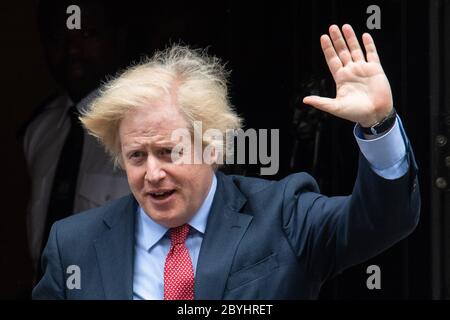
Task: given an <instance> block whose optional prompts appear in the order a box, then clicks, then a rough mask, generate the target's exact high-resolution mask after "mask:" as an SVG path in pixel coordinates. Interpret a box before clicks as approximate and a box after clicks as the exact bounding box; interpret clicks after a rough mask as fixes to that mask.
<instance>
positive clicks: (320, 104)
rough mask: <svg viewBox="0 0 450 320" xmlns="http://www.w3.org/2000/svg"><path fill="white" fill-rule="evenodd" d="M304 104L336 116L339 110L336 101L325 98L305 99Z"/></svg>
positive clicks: (311, 97)
mask: <svg viewBox="0 0 450 320" xmlns="http://www.w3.org/2000/svg"><path fill="white" fill-rule="evenodd" d="M303 103H305V104H309V105H310V106H313V107H314V108H316V109H319V110H322V111H325V112H328V113H331V114H335V112H336V110H337V103H336V99H330V98H323V97H319V96H307V97H304V98H303Z"/></svg>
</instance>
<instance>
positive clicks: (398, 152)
mask: <svg viewBox="0 0 450 320" xmlns="http://www.w3.org/2000/svg"><path fill="white" fill-rule="evenodd" d="M354 135H355V138H356V141H357V143H358V145H359V148H360V150H361V152H362V153H363V155H364V156H365V157H366V159H367V160H368V161H369V163H370V165H371V167H372V170H374V172H375V173H377V174H378V175H379V176H381V177H383V178H385V179H396V178H399V177H401V176H402V175H404V174H405V173H406V172H407V170H408V168H409V164H408V161H407V157H406V139H407V138H406V136H405V134H404V131H403V127H402V123H401V120H400V118H398V117H397V120H396V122H395V124H394V126H393V127H392V128H391V129H390V130H389V131H388V132H387V133H385V134H383V135H380V136H375V137H374V138H373V139H370V140H368V139H365V138H364V136H363V134H362V132H361V129H360V128H359V126H358V125H356V126H355V129H354ZM216 188H217V179H216V176H213V180H212V184H211V188H210V190H209V193H208V195H207V197H206V199H205V200H204V202H203V204H202V205H201V207H200V209H199V210H198V211H197V213H196V214H195V215H194V216H193V218H192V220H191V221H189V225H190V226H191V227H192V228H191V231H190V233H189V235H188V238H187V239H186V246H187V248H188V250H189V255H190V257H191V260H192V266H193V268H194V275H195V272H196V270H197V260H198V254H199V251H200V247H201V244H202V241H203V235H204V233H205V229H206V222H207V219H208V215H209V212H210V210H211V205H212V202H213V199H214V194H215V193H216ZM167 231H168V229H167V228H165V227H163V226H161V225H159V224H157V223H156V222H154V221H153V220H152V219H151V218H150V217H149V215H147V214H146V213H145V212H144V210H143V209H142V208H141V207H139V208H138V212H137V219H136V235H135V236H136V242H135V257H134V259H135V260H134V273H133V299H134V300H142V299H145V300H147V299H148V300H150V299H156V300H158V299H159V300H162V299H164V264H165V260H166V256H167V253H168V252H169V249H170V238H169V235H168V233H167Z"/></svg>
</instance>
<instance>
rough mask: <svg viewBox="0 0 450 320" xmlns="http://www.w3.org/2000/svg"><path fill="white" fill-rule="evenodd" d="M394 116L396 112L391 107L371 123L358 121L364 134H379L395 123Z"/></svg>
mask: <svg viewBox="0 0 450 320" xmlns="http://www.w3.org/2000/svg"><path fill="white" fill-rule="evenodd" d="M396 117H397V113H396V111H395V108H392V109H391V111H390V112H389V114H388V115H387V116H385V117H384V118H382V119H380V120H379V121H376V122H375V123H373V124H371V125H364V124H362V123H360V124H359V125H360V127H361V130H362V132H363V133H364V134H365V135H380V134H382V133H385V132H387V131H388V130H389V129H391V128H392V126H393V125H394V124H395V119H396Z"/></svg>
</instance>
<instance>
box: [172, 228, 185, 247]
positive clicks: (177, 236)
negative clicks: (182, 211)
mask: <svg viewBox="0 0 450 320" xmlns="http://www.w3.org/2000/svg"><path fill="white" fill-rule="evenodd" d="M188 233H189V225H188V224H183V225H182V226H179V227H176V228H171V229H170V239H171V240H172V245H173V246H174V245H176V244H183V243H184V242H185V241H186V238H187V236H188Z"/></svg>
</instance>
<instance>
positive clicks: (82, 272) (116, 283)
mask: <svg viewBox="0 0 450 320" xmlns="http://www.w3.org/2000/svg"><path fill="white" fill-rule="evenodd" d="M329 32H330V36H328V35H324V36H322V37H321V45H322V49H323V52H324V54H325V58H326V61H327V63H328V66H329V68H330V70H331V73H332V75H333V77H334V80H335V82H336V86H337V88H336V89H337V96H336V99H329V98H322V97H314V96H309V97H306V98H305V99H304V102H305V103H307V104H310V105H312V106H314V107H316V108H319V109H321V110H324V111H326V112H329V113H331V114H333V115H336V116H338V117H342V118H344V119H347V120H351V121H353V122H355V123H357V125H356V127H355V136H356V139H357V141H358V144H359V147H360V149H361V151H362V155H361V157H360V162H359V173H358V178H357V181H356V183H355V187H354V190H353V193H352V194H351V195H350V196H347V197H333V198H328V197H326V196H323V195H321V194H319V190H318V188H317V184H316V183H315V181H314V179H313V178H312V177H311V176H309V175H307V174H305V173H298V174H293V175H290V176H288V177H286V178H285V179H283V180H281V181H278V182H274V181H267V180H263V179H256V178H245V177H241V176H226V175H224V174H222V173H220V172H217V171H216V170H215V169H216V167H217V164H218V163H220V161H219V160H220V156H219V155H218V153H216V152H215V149H208V150H209V151H210V153H207V155H209V156H210V157H211V158H212V159H213V160H214V159H215V160H216V163H214V164H212V165H211V164H208V163H205V162H202V163H198V162H196V161H195V160H198V159H199V158H200V159H201V158H202V155H201V151H202V150H200V152H197V151H196V150H195V148H192V149H191V152H190V153H189V152H187V151H185V149H182V150H181V152H180V150H178V149H177V150H176V147H177V146H178V144H176V142H177V141H176V139H173V132H175V131H177V130H179V129H180V128H181V129H183V128H184V129H187V130H189V131H190V132H192V131H193V122H194V121H201V123H202V124H203V130H207V129H209V128H214V129H217V130H218V131H220V132H224V131H225V130H226V129H236V128H239V127H240V123H241V119H239V118H238V117H237V116H236V114H235V113H234V112H233V110H232V108H231V107H230V104H229V101H228V98H227V87H226V79H225V76H224V70H223V68H222V67H221V65H220V64H219V63H218V62H217V60H216V59H213V58H208V57H205V56H203V55H202V54H200V53H197V52H192V51H190V50H189V49H186V48H183V47H177V46H175V47H173V48H171V49H169V50H167V51H165V52H162V53H159V54H157V55H156V56H154V57H153V58H152V59H150V60H149V61H148V62H146V63H143V64H142V65H138V66H135V67H133V68H131V69H129V70H128V71H126V72H125V73H124V74H122V75H121V76H120V77H119V78H117V79H116V80H114V81H112V82H110V83H109V84H108V85H107V86H106V87H105V89H104V91H103V93H102V95H101V96H100V97H99V98H97V99H96V100H95V101H94V102H93V104H92V105H91V109H90V110H89V111H88V112H87V113H85V115H84V116H83V117H82V121H83V123H84V125H85V126H86V128H87V129H88V130H89V131H90V132H91V133H92V134H93V135H95V136H96V137H97V138H99V139H100V140H101V141H102V142H103V143H104V145H105V147H106V148H107V149H108V150H109V151H110V153H111V154H112V155H113V157H114V158H115V160H116V162H117V163H118V164H120V166H121V167H122V168H123V169H124V170H125V171H126V173H127V177H128V183H129V185H130V188H131V191H132V195H129V196H126V197H124V198H122V199H120V200H117V201H114V202H111V203H109V204H108V205H106V206H104V207H101V208H98V209H94V210H91V211H89V212H87V213H83V214H79V215H76V216H73V217H70V218H68V219H65V220H62V221H59V222H57V223H55V224H54V225H53V227H52V230H51V234H50V238H49V241H48V243H47V246H46V249H45V252H44V256H43V261H42V263H43V267H44V270H45V274H44V276H43V278H42V280H41V281H40V282H39V284H38V285H37V286H36V287H35V289H34V291H33V297H34V298H36V299H310V298H316V297H317V296H318V293H319V290H320V287H321V285H322V284H323V283H324V281H326V280H327V279H329V278H330V277H332V276H334V275H335V274H336V273H338V272H340V271H342V270H343V269H345V268H347V267H349V266H352V265H354V264H357V263H360V262H362V261H364V260H366V259H369V258H370V257H373V256H375V255H376V254H378V253H380V252H381V251H382V250H385V249H386V248H388V247H390V246H392V245H393V244H394V243H395V242H397V241H399V240H400V239H402V238H404V237H405V236H407V235H408V234H409V233H410V232H412V230H413V229H414V228H415V226H416V225H417V223H418V218H419V207H420V196H419V189H418V185H417V177H416V172H417V166H416V164H415V161H414V157H413V154H412V150H411V147H410V145H409V142H408V140H407V138H406V135H405V133H404V131H403V129H402V126H401V123H400V120H399V118H398V117H396V116H395V112H394V109H393V101H392V96H391V91H390V86H389V82H388V81H387V78H386V76H385V74H384V72H383V69H382V68H381V65H380V62H379V58H378V55H377V52H376V49H375V45H374V42H373V40H372V38H371V37H370V35H368V34H364V35H363V43H364V47H365V51H366V56H364V54H363V52H362V50H361V48H360V46H359V43H358V40H357V38H356V36H355V34H354V32H353V30H352V28H351V27H350V26H349V25H344V26H343V27H342V32H343V35H342V33H341V31H340V30H339V28H338V27H337V26H331V27H330V30H329ZM330 37H331V39H330ZM344 37H345V39H344ZM202 142H203V144H204V145H208V146H209V145H214V144H216V145H217V146H219V145H220V141H217V140H209V139H207V138H204V139H203V141H202ZM224 143H226V141H224ZM204 149H205V150H207V148H206V147H205V148H204ZM175 150H176V151H175ZM217 150H218V149H217ZM178 152H179V155H181V158H182V159H184V160H186V159H187V160H188V161H185V162H182V163H180V162H176V161H175V162H174V159H176V158H177V153H178ZM174 156H175V157H174ZM190 163H191V164H190ZM192 163H194V164H192ZM74 268H75V269H76V270H77V272H76V273H73V272H74V271H73V270H75V269H74Z"/></svg>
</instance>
